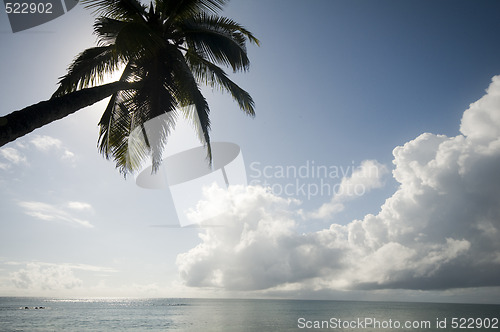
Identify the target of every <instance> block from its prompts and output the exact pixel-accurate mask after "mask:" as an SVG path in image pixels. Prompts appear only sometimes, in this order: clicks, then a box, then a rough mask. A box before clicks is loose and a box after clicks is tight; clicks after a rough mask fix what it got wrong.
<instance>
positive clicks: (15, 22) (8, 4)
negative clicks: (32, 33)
mask: <svg viewBox="0 0 500 332" xmlns="http://www.w3.org/2000/svg"><path fill="white" fill-rule="evenodd" d="M3 2H4V5H5V12H6V13H7V16H8V17H9V22H10V27H11V29H12V32H14V33H15V32H19V31H23V30H27V29H30V28H33V27H36V26H39V25H42V24H44V23H47V22H49V21H52V20H53V19H56V18H58V17H59V16H62V15H64V14H65V13H67V12H69V11H70V10H71V9H73V8H74V7H75V6H76V4H77V3H78V0H38V1H37V0H22V1H11V0H4V1H3Z"/></svg>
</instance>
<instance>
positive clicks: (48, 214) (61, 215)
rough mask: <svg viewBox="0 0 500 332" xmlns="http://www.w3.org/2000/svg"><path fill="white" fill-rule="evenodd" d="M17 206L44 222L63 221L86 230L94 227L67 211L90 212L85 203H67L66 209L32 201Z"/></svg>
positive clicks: (88, 206)
mask: <svg viewBox="0 0 500 332" xmlns="http://www.w3.org/2000/svg"><path fill="white" fill-rule="evenodd" d="M18 205H19V206H20V207H22V208H23V209H24V213H26V214H27V215H29V216H32V217H35V218H38V219H42V220H46V221H63V222H68V223H70V224H73V225H78V226H83V227H86V228H93V227H94V225H92V224H91V223H90V222H89V221H87V220H82V219H80V218H78V217H75V216H74V215H73V214H72V213H70V212H69V211H67V208H69V209H72V210H76V211H82V210H92V206H91V205H90V204H87V203H83V202H69V203H67V204H66V208H65V207H59V206H55V205H51V204H47V203H43V202H34V201H31V202H29V201H25V202H19V203H18Z"/></svg>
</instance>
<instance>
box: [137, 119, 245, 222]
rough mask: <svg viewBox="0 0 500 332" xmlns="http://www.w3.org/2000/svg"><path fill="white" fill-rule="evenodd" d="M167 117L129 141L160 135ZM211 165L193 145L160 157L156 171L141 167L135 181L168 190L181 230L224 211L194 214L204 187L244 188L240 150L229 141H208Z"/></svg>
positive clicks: (201, 151) (143, 186) (150, 166)
mask: <svg viewBox="0 0 500 332" xmlns="http://www.w3.org/2000/svg"><path fill="white" fill-rule="evenodd" d="M169 117H170V115H169V114H168V113H167V114H164V115H161V116H158V117H156V118H154V119H152V120H149V121H147V122H146V123H145V125H144V130H142V129H137V130H134V132H133V133H132V135H131V139H132V140H135V141H142V140H144V137H145V136H146V137H148V139H149V141H150V142H153V141H154V140H155V137H156V136H157V135H158V133H159V132H160V130H159V128H160V127H161V124H162V123H163V124H165V123H169V122H170V121H171V120H170V119H169ZM211 147H212V165H211V166H209V164H208V163H207V151H206V149H205V148H204V147H203V146H195V147H191V148H187V149H186V150H183V151H180V152H178V153H175V154H172V155H170V156H168V157H166V158H163V161H162V164H161V166H160V169H159V170H158V171H157V172H152V165H151V164H149V165H145V167H144V168H143V169H142V171H140V172H139V173H138V174H137V175H136V178H135V182H136V184H137V185H138V186H139V187H142V188H146V189H163V190H170V194H171V196H172V201H173V203H174V206H175V210H176V213H177V218H178V220H179V224H180V226H181V227H185V226H190V225H200V224H201V223H206V222H209V223H210V220H213V218H215V217H217V216H218V215H219V214H220V213H222V212H224V211H221V210H220V209H213V211H211V212H210V211H205V213H204V215H203V217H202V218H201V219H202V220H201V219H200V216H199V215H197V214H196V213H193V212H195V211H196V210H197V205H198V204H199V202H200V201H202V200H203V199H206V197H205V194H206V190H207V188H210V187H212V186H217V187H219V188H222V189H224V190H227V189H228V188H229V186H230V185H242V186H246V185H247V175H246V169H245V163H244V161H243V155H242V153H241V149H240V147H239V146H238V145H237V144H235V143H230V142H212V143H211Z"/></svg>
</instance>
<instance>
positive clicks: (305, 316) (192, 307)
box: [0, 297, 500, 332]
mask: <svg viewBox="0 0 500 332" xmlns="http://www.w3.org/2000/svg"><path fill="white" fill-rule="evenodd" d="M499 319H500V305H487V304H441V303H405V302H350V301H309V300H249V299H248V300H239V299H50V298H22V297H3V298H1V297H0V331H2V332H10V331H26V332H41V331H71V332H74V331H228V332H253V331H256V332H266V331H419V330H420V331H458V330H473V331H500V322H499Z"/></svg>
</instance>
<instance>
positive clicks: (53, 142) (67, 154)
mask: <svg viewBox="0 0 500 332" xmlns="http://www.w3.org/2000/svg"><path fill="white" fill-rule="evenodd" d="M30 142H31V144H33V145H34V146H35V147H36V148H37V149H38V150H40V151H42V152H48V151H50V150H55V151H57V152H58V153H60V154H61V155H60V158H61V160H64V161H70V162H74V161H75V160H76V155H75V154H74V153H73V152H71V151H69V150H68V149H67V148H66V147H64V145H63V143H62V141H61V140H60V139H57V138H54V137H51V136H47V135H43V136H40V135H35V136H34V138H33V139H32V140H31V141H30Z"/></svg>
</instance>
